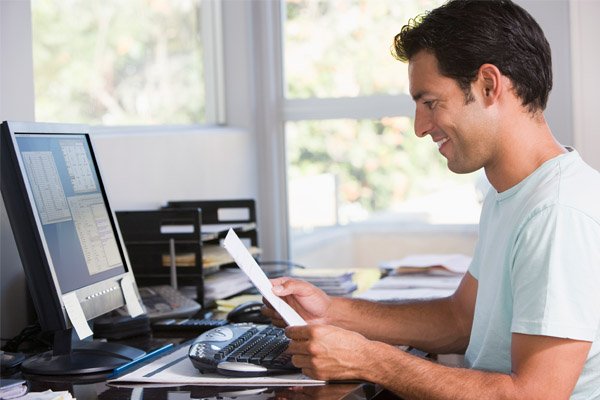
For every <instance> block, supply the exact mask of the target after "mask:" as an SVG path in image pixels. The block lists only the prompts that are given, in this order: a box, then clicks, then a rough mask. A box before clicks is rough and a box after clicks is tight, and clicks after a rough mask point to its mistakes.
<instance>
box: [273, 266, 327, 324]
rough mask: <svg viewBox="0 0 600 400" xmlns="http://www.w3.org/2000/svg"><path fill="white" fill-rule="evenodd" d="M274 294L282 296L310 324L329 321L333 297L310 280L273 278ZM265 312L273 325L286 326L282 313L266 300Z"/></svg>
mask: <svg viewBox="0 0 600 400" xmlns="http://www.w3.org/2000/svg"><path fill="white" fill-rule="evenodd" d="M271 283H272V284H273V294H275V295H276V296H279V297H281V298H282V299H283V300H284V301H285V302H286V303H288V304H289V305H290V306H291V307H292V308H293V309H294V310H295V311H296V312H297V313H298V314H300V316H301V317H302V318H304V320H305V321H306V322H307V323H309V324H315V323H317V324H324V323H327V311H328V310H329V307H330V305H331V298H330V297H329V296H327V294H325V292H323V291H322V290H321V289H319V288H317V287H316V286H313V285H311V284H310V283H308V282H305V281H301V280H298V279H292V278H287V277H283V278H275V279H272V280H271ZM264 302H265V306H266V307H264V308H263V310H262V312H263V314H264V315H266V316H267V317H269V318H271V320H272V321H273V325H275V326H279V327H284V326H286V323H285V321H284V320H283V319H282V318H281V315H279V313H278V312H277V311H275V310H274V309H273V307H272V306H271V305H270V304H269V303H268V302H266V301H264Z"/></svg>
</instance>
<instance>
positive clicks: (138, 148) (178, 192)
mask: <svg viewBox="0 0 600 400" xmlns="http://www.w3.org/2000/svg"><path fill="white" fill-rule="evenodd" d="M173 129H175V128H173ZM93 138H94V148H95V151H96V156H97V159H98V163H99V164H100V168H101V173H102V177H103V180H104V184H105V187H106V190H107V192H108V195H109V198H110V201H111V204H112V207H113V209H115V210H142V209H156V208H158V207H160V206H162V205H164V204H165V203H166V202H167V201H169V200H210V199H236V198H238V199H239V198H255V197H256V186H257V184H256V174H255V172H254V170H253V169H252V168H249V167H248V166H251V165H253V162H254V155H253V153H252V152H251V151H250V150H249V149H252V146H253V144H252V143H253V140H252V137H251V136H250V135H249V134H248V132H245V131H242V130H239V129H231V128H222V127H214V128H195V129H191V130H187V129H186V130H185V132H181V131H177V130H176V131H175V132H171V131H165V132H143V133H131V132H125V133H119V134H93Z"/></svg>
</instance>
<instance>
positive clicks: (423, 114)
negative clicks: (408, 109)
mask: <svg viewBox="0 0 600 400" xmlns="http://www.w3.org/2000/svg"><path fill="white" fill-rule="evenodd" d="M432 129H433V123H432V121H431V117H430V116H429V112H428V111H427V110H423V109H422V108H421V107H417V109H416V111H415V135H417V136H418V137H424V136H425V135H427V134H428V133H429V132H430V131H431V130H432Z"/></svg>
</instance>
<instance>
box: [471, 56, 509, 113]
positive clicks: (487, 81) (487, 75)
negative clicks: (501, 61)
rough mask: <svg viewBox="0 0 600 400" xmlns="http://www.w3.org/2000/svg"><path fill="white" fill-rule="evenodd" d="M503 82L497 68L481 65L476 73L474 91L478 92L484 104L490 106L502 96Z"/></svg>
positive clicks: (490, 65) (492, 65)
mask: <svg viewBox="0 0 600 400" xmlns="http://www.w3.org/2000/svg"><path fill="white" fill-rule="evenodd" d="M504 82H505V80H504V79H503V75H502V72H500V70H499V69H498V67H496V66H495V65H494V64H483V65H482V66H481V67H479V71H478V72H477V79H476V80H475V88H474V89H475V90H478V91H479V92H480V94H481V96H482V99H483V101H484V102H485V103H486V104H488V105H491V104H493V103H495V102H497V101H498V98H499V97H500V95H501V94H502V90H503V89H504V88H503V85H504Z"/></svg>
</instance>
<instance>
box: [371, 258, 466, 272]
mask: <svg viewBox="0 0 600 400" xmlns="http://www.w3.org/2000/svg"><path fill="white" fill-rule="evenodd" d="M470 264H471V257H468V256H465V255H464V254H415V255H410V256H407V257H404V258H402V259H399V260H392V261H385V262H383V263H381V264H380V265H379V266H380V268H383V269H385V270H388V271H390V272H392V273H397V274H406V273H428V274H442V275H444V274H445V275H453V274H464V273H466V272H467V270H468V269H469V265H470Z"/></svg>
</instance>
